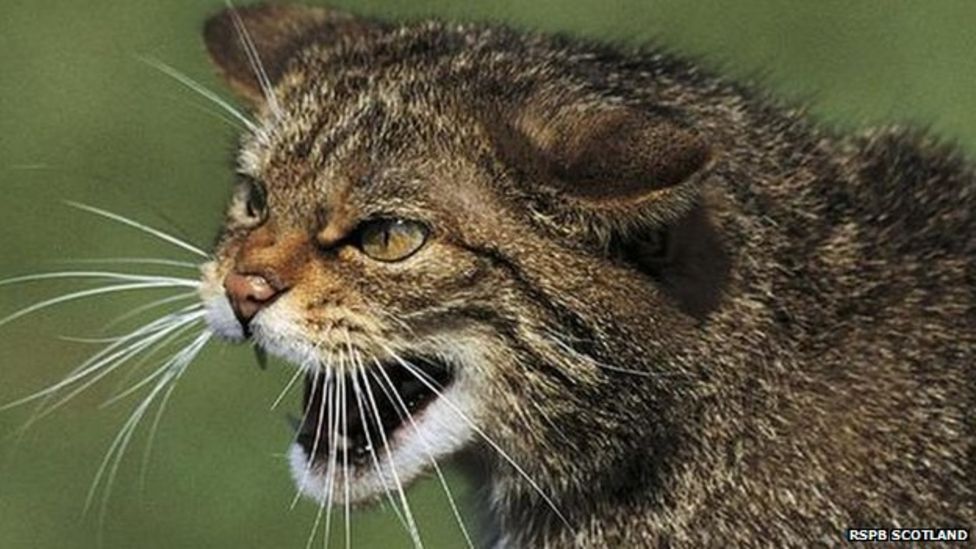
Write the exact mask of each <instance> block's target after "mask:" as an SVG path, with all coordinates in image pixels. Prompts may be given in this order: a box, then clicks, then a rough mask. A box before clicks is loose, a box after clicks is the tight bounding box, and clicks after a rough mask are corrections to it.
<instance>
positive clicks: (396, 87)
mask: <svg viewBox="0 0 976 549" xmlns="http://www.w3.org/2000/svg"><path fill="white" fill-rule="evenodd" d="M204 38H205V43H206V47H207V50H208V52H209V54H210V56H211V58H212V59H213V61H214V63H215V65H216V67H217V69H218V70H219V71H220V73H221V74H222V75H223V76H224V77H225V78H226V80H227V82H228V83H229V85H230V86H231V87H232V88H233V89H234V90H235V91H236V92H237V93H238V94H239V95H240V96H241V97H242V98H244V99H245V100H247V101H248V102H249V104H250V105H251V106H252V108H253V111H254V114H255V116H256V117H257V122H256V123H255V124H254V127H253V128H252V129H251V130H250V131H248V132H247V133H246V134H245V135H244V136H243V137H242V139H241V145H240V151H239V155H238V166H237V169H238V172H239V183H238V185H237V188H236V191H235V193H234V197H233V199H232V201H231V204H230V207H229V209H228V213H227V216H226V223H225V227H224V230H223V231H222V233H221V235H220V237H219V239H218V242H217V244H216V248H215V253H214V255H215V257H216V259H215V260H214V261H212V262H210V263H208V264H206V265H205V266H204V268H203V272H204V274H203V283H202V289H201V296H202V298H203V300H204V302H205V303H206V307H207V313H206V314H207V319H208V322H209V325H210V327H211V328H212V329H213V331H214V332H216V333H217V334H218V335H220V336H223V337H224V338H226V339H231V340H243V339H249V340H251V341H252V342H253V343H254V344H255V345H257V346H259V347H260V348H261V349H263V350H266V351H267V352H270V353H272V354H275V355H278V356H281V357H283V358H285V359H286V360H288V361H289V362H292V363H294V364H295V365H296V366H298V367H299V368H301V369H302V371H303V372H304V373H305V377H306V380H305V399H304V402H305V409H304V410H303V412H304V413H303V416H302V419H301V420H299V422H298V423H299V424H298V426H297V431H298V433H297V437H296V443H295V444H294V446H293V448H292V449H291V450H290V455H291V463H292V467H293V472H294V476H295V480H296V482H297V483H298V486H299V488H300V490H301V491H302V492H303V493H305V494H306V495H308V496H310V497H312V498H315V499H318V500H322V501H325V500H328V501H329V502H330V504H331V502H333V501H334V502H342V503H345V502H354V503H359V502H369V501H374V500H377V499H380V498H390V499H391V500H392V501H393V502H394V503H396V502H397V496H396V494H397V493H398V491H399V490H400V488H399V486H401V485H403V484H407V483H409V482H410V481H411V480H413V479H414V478H416V477H418V476H419V475H421V474H423V473H424V472H426V471H427V470H428V469H429V468H430V467H431V460H432V459H440V460H444V459H447V458H449V457H452V456H460V457H461V458H463V459H465V460H466V461H467V462H469V463H470V464H472V465H471V468H472V469H474V470H476V471H477V474H478V475H479V477H480V482H482V483H483V485H484V487H485V490H484V499H483V502H482V503H483V505H482V507H483V508H484V510H485V519H484V522H485V524H484V525H483V526H484V529H485V531H486V534H485V538H484V540H483V542H484V543H485V545H489V546H496V547H670V546H680V547H700V546H764V545H773V546H778V547H805V546H809V545H811V544H814V543H821V544H826V545H836V544H840V543H841V542H842V541H843V539H844V538H843V536H844V532H845V529H847V528H853V527H864V526H879V527H888V526H926V527H937V526H945V527H963V528H972V526H973V524H974V523H976V480H974V479H976V456H974V448H976V418H974V409H976V371H974V366H973V363H974V360H976V308H974V304H976V296H974V293H976V292H974V285H976V280H974V276H976V275H974V267H976V264H974V258H976V217H974V214H973V211H974V210H976V176H974V171H973V167H972V165H971V164H970V163H967V161H966V160H964V159H963V158H962V157H961V156H960V154H959V153H958V152H956V151H955V150H953V149H952V148H950V147H947V146H944V145H941V144H939V143H938V142H936V141H934V140H933V139H931V138H930V137H928V136H926V135H923V134H920V133H915V132H911V131H905V130H898V129H881V130H875V131H871V132H868V133H865V134H863V135H858V136H841V135H834V134H832V133H830V132H827V131H825V130H822V129H819V128H817V127H816V126H815V125H813V124H812V123H811V122H809V121H807V120H805V119H804V118H803V117H802V116H801V115H800V114H798V113H796V112H794V111H790V110H788V109H785V108H783V107H780V106H779V105H776V104H775V103H773V102H771V101H770V100H769V99H767V98H765V97H764V96H762V95H760V94H758V93H756V92H755V91H753V90H750V89H748V88H746V87H744V86H740V85H737V84H735V83H732V82H728V81H726V80H723V79H721V78H719V77H716V76H714V75H711V74H709V73H707V72H706V71H703V70H702V69H700V68H699V67H697V66H695V65H694V64H692V63H690V62H687V61H685V60H683V59H681V58H679V57H676V56H673V55H671V54H668V53H664V52H660V51H633V52H624V51H619V50H616V49H612V48H608V47H604V46H601V45H596V44H591V43H586V42H581V41H578V40H574V39H571V38H566V37H561V36H540V35H535V34H529V33H521V32H516V31H512V30H508V29H505V28H500V27H492V26H479V25H453V24H446V23H441V22H418V23H408V24H403V25H396V24H390V23H385V22H379V21H374V20H370V19H364V18H360V17H355V16H351V15H348V14H343V13H339V12H337V11H334V10H329V9H322V8H309V7H299V6H283V5H279V6H255V7H249V8H244V9H239V10H236V11H235V10H228V11H225V12H223V13H221V14H218V15H216V16H214V17H213V18H211V19H210V20H208V21H207V23H206V27H205V31H204ZM399 493H400V494H401V495H402V492H399ZM405 519H406V520H405V522H407V523H408V526H409V525H410V524H411V523H412V521H411V519H410V517H409V515H408V516H406V517H405Z"/></svg>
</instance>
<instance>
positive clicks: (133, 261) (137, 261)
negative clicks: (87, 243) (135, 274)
mask: <svg viewBox="0 0 976 549" xmlns="http://www.w3.org/2000/svg"><path fill="white" fill-rule="evenodd" d="M58 263H69V264H70V263H74V264H80V265H84V264H86V263H87V264H92V265H159V266H163V267H182V268H186V269H193V270H198V269H199V268H200V265H199V264H197V263H193V262H192V261H178V260H176V259H160V258H156V257H89V258H81V259H65V260H63V261H59V262H58Z"/></svg>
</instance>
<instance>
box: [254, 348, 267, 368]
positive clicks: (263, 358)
mask: <svg viewBox="0 0 976 549" xmlns="http://www.w3.org/2000/svg"><path fill="white" fill-rule="evenodd" d="M254 358H255V359H257V361H258V368H261V369H262V370H267V369H268V352H267V351H265V350H264V349H263V348H261V347H259V346H257V345H255V346H254Z"/></svg>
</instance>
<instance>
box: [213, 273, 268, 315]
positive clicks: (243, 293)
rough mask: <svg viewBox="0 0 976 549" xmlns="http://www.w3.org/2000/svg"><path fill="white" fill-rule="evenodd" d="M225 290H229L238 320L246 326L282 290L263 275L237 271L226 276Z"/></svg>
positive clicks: (229, 296) (231, 303) (228, 296)
mask: <svg viewBox="0 0 976 549" xmlns="http://www.w3.org/2000/svg"><path fill="white" fill-rule="evenodd" d="M224 290H225V291H226V292H227V298H228V299H229V300H230V305H231V307H232V308H233V309H234V314H236V315H237V320H239V321H240V322H241V324H242V325H244V327H245V328H246V327H247V324H248V323H249V322H250V321H251V319H252V318H254V315H256V314H258V311H260V310H261V309H263V308H264V307H267V306H268V305H270V304H271V303H272V302H273V301H274V300H275V299H276V298H277V297H278V296H279V295H281V290H279V289H277V288H275V287H274V285H272V284H271V282H269V281H268V279H266V278H264V277H263V276H260V275H254V274H240V273H236V272H234V273H230V274H228V275H227V276H226V277H225V278H224Z"/></svg>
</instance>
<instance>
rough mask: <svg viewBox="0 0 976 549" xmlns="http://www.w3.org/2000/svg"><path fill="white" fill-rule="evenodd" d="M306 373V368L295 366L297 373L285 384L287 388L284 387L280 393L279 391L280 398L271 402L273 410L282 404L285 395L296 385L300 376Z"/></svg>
mask: <svg viewBox="0 0 976 549" xmlns="http://www.w3.org/2000/svg"><path fill="white" fill-rule="evenodd" d="M304 373H305V369H304V368H295V375H293V376H291V379H290V380H288V383H287V384H286V385H285V388H284V389H282V390H281V392H280V393H278V398H276V399H274V402H273V403H272V404H271V410H272V411H273V410H274V409H275V408H277V407H278V405H279V404H281V401H282V400H284V398H285V395H287V394H288V392H289V391H291V388H292V387H294V386H295V382H296V381H298V378H300V377H302V375H303V374H304Z"/></svg>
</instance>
